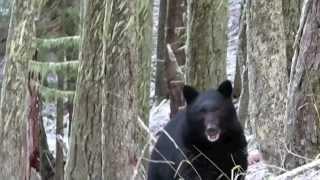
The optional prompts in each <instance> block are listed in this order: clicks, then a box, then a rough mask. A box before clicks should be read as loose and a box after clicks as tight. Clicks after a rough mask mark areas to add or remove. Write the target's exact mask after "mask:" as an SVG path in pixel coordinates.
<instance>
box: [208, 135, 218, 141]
mask: <svg viewBox="0 0 320 180" xmlns="http://www.w3.org/2000/svg"><path fill="white" fill-rule="evenodd" d="M219 137H220V134H219V133H218V134H216V135H207V138H208V140H209V141H210V142H215V141H217V140H218V139H219Z"/></svg>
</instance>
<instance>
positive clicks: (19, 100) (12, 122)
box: [0, 0, 35, 179]
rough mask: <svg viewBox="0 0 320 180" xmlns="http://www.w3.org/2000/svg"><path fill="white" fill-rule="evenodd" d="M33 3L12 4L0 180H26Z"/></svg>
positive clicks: (0, 111)
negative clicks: (28, 82) (28, 89)
mask: <svg viewBox="0 0 320 180" xmlns="http://www.w3.org/2000/svg"><path fill="white" fill-rule="evenodd" d="M34 3H35V2H34V1H33V0H15V1H13V2H12V12H11V19H10V25H9V35H8V43H7V49H6V65H5V76H4V80H3V84H2V85H3V88H2V90H1V101H0V139H1V141H0V147H1V148H0V161H1V163H0V179H29V177H27V174H29V172H28V169H29V168H30V164H29V163H30V162H29V157H28V154H27V152H28V151H27V144H26V137H27V131H26V130H27V129H26V128H27V98H28V96H29V95H28V93H27V81H28V62H29V60H31V59H32V57H33V54H34V52H35V43H34V39H35V27H34V12H35V9H34Z"/></svg>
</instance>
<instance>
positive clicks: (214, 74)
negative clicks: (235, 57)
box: [186, 0, 228, 89]
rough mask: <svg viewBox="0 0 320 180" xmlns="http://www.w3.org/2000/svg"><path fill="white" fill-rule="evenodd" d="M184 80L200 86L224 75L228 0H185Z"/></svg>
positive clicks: (212, 83)
mask: <svg viewBox="0 0 320 180" xmlns="http://www.w3.org/2000/svg"><path fill="white" fill-rule="evenodd" d="M187 4H188V22H187V51H186V53H187V68H188V71H187V82H188V83H191V84H192V85H193V86H195V87H197V88H199V89H207V88H209V87H216V86H217V85H218V83H219V82H221V81H222V80H224V79H226V49H227V19H228V18H227V17H228V15H227V14H228V8H227V7H228V1H220V0H213V1H212V0H188V3H187Z"/></svg>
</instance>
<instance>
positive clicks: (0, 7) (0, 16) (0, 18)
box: [0, 0, 11, 90]
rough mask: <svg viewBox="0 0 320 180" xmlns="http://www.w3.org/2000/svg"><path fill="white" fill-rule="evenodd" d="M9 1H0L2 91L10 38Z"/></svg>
mask: <svg viewBox="0 0 320 180" xmlns="http://www.w3.org/2000/svg"><path fill="white" fill-rule="evenodd" d="M10 2H11V1H9V0H0V90H1V85H2V79H3V68H4V55H5V52H6V42H7V36H8V26H9V20H10Z"/></svg>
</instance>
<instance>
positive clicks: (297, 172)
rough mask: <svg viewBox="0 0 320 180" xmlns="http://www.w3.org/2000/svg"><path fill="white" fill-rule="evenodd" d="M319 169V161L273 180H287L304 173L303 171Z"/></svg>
mask: <svg viewBox="0 0 320 180" xmlns="http://www.w3.org/2000/svg"><path fill="white" fill-rule="evenodd" d="M315 168H320V159H318V160H315V161H313V162H311V163H308V164H305V165H303V166H300V167H297V168H296V169H293V170H291V171H288V172H286V173H284V174H282V175H280V176H278V177H276V178H275V179H274V180H289V179H293V177H294V176H297V175H299V174H302V173H304V172H305V171H308V170H311V169H315Z"/></svg>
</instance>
